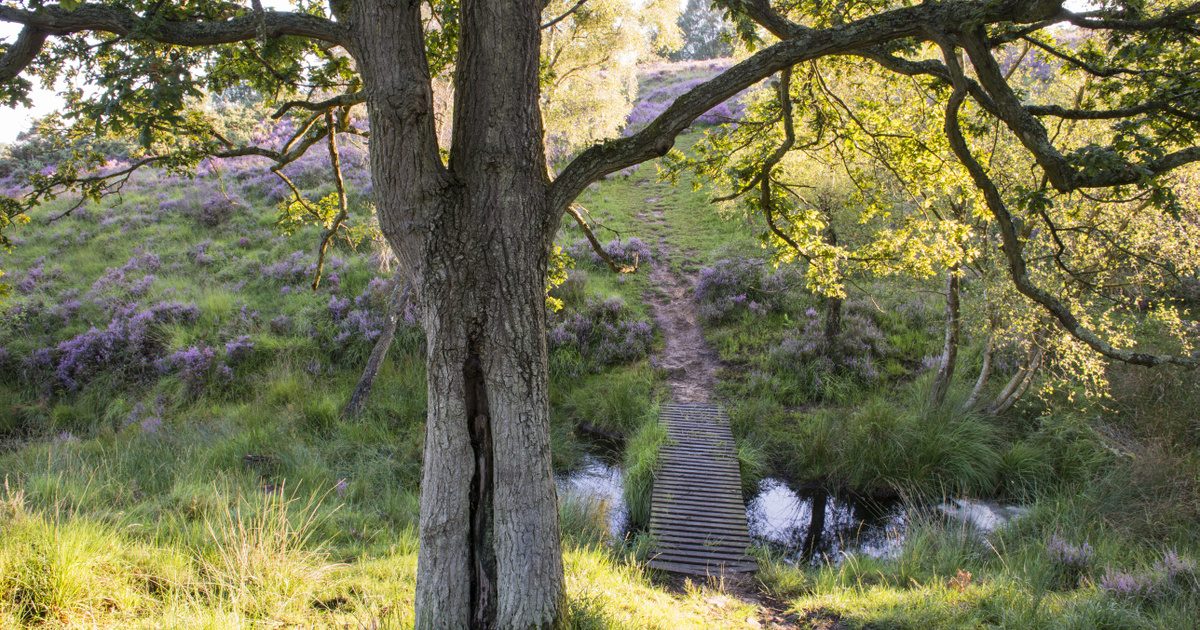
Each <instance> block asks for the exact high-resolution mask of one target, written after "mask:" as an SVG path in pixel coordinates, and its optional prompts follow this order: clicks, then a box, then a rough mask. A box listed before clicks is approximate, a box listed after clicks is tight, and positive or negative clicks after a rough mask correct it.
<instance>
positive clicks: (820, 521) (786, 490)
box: [746, 478, 908, 563]
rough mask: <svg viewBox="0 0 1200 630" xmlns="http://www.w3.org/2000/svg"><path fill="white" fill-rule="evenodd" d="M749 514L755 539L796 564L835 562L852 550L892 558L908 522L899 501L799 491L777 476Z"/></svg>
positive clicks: (751, 505)
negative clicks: (885, 501) (851, 497)
mask: <svg viewBox="0 0 1200 630" xmlns="http://www.w3.org/2000/svg"><path fill="white" fill-rule="evenodd" d="M814 515H815V518H814ZM746 516H747V517H748V519H749V525H750V536H751V537H752V538H754V539H755V541H756V542H759V543H761V544H766V545H768V546H772V547H775V548H776V549H780V550H782V551H783V552H784V554H785V557H786V558H787V559H788V560H790V561H793V562H805V561H809V560H811V561H814V562H826V561H828V562H835V563H836V562H840V561H841V559H842V558H843V557H844V556H845V555H846V554H850V553H858V554H862V555H866V556H870V557H872V558H893V557H896V556H897V555H898V554H899V553H900V548H901V546H902V544H903V542H904V534H905V530H906V529H907V524H908V523H907V516H906V513H905V510H904V509H903V506H902V505H901V504H900V503H899V502H891V503H878V502H860V501H855V500H853V499H850V498H847V497H839V496H837V495H829V494H827V493H824V492H820V491H808V492H801V493H797V492H796V491H794V490H792V489H791V488H790V487H788V485H787V484H786V483H784V482H783V481H781V480H779V479H774V478H767V479H763V480H762V481H761V482H760V483H759V487H758V492H757V494H755V496H754V498H753V499H751V500H750V502H749V503H748V504H747V505H746ZM810 525H812V526H815V527H810Z"/></svg>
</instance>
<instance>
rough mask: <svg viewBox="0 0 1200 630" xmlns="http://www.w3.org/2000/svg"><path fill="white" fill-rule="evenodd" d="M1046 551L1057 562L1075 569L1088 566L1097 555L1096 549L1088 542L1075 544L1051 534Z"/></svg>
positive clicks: (1079, 569)
mask: <svg viewBox="0 0 1200 630" xmlns="http://www.w3.org/2000/svg"><path fill="white" fill-rule="evenodd" d="M1046 553H1047V554H1048V555H1049V556H1050V560H1051V561H1053V562H1054V563H1055V564H1057V565H1060V566H1062V567H1064V568H1067V569H1070V570H1073V571H1082V570H1084V569H1086V568H1088V566H1089V565H1091V563H1092V559H1093V558H1094V557H1095V551H1094V550H1093V549H1092V546H1091V545H1089V544H1088V543H1086V542H1085V543H1083V544H1081V545H1073V544H1071V543H1069V542H1067V541H1066V540H1063V539H1062V538H1059V537H1058V536H1051V537H1050V542H1048V543H1046Z"/></svg>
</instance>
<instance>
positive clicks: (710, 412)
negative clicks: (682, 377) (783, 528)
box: [650, 403, 758, 575]
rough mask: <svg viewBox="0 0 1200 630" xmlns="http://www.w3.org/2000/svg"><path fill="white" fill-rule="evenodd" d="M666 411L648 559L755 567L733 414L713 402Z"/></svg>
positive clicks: (680, 566) (708, 570)
mask: <svg viewBox="0 0 1200 630" xmlns="http://www.w3.org/2000/svg"><path fill="white" fill-rule="evenodd" d="M660 416H661V420H662V422H663V423H664V424H665V425H666V428H667V436H668V439H669V441H668V443H667V445H666V446H664V447H663V448H662V451H661V453H660V465H659V469H658V474H657V475H656V476H655V479H654V493H653V495H652V498H651V511H650V534H651V536H652V537H653V539H654V546H655V548H654V553H653V554H652V555H651V560H650V566H651V567H652V568H655V569H661V570H663V571H670V572H673V573H686V574H689V575H720V574H730V573H747V572H752V571H756V570H757V569H758V564H757V563H756V562H755V561H754V559H753V558H751V557H749V556H748V555H747V550H749V548H750V532H749V530H748V529H747V527H746V504H745V503H744V502H743V501H742V479H741V473H740V471H739V470H738V460H737V447H736V446H735V445H734V442H733V434H732V433H731V432H730V429H729V416H727V415H725V412H724V411H723V410H722V409H721V408H720V407H717V406H716V405H710V404H707V403H673V404H668V405H663V406H662V408H661V411H660Z"/></svg>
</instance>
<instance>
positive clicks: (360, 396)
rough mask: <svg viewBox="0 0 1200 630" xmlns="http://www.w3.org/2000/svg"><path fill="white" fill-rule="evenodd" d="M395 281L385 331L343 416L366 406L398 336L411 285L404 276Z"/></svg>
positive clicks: (384, 322) (356, 414) (355, 387)
mask: <svg viewBox="0 0 1200 630" xmlns="http://www.w3.org/2000/svg"><path fill="white" fill-rule="evenodd" d="M393 282H394V283H395V286H394V287H392V293H391V295H390V296H389V298H388V311H387V315H386V317H385V318H384V321H383V332H382V333H380V335H379V339H376V340H375V347H373V348H371V356H370V357H369V358H368V359H367V365H366V367H364V368H363V373H362V375H361V376H359V377H358V384H357V385H355V386H354V393H352V394H350V400H349V401H348V402H347V403H346V406H345V407H344V408H343V409H342V417H343V418H356V417H358V415H359V414H361V413H362V411H363V409H364V408H365V407H366V405H367V399H369V398H370V397H371V388H372V387H373V386H374V385H375V377H376V376H377V375H378V374H379V368H380V366H382V365H383V360H384V359H385V358H387V353H388V349H389V348H391V347H392V340H393V339H395V338H396V328H397V327H398V326H399V325H400V316H401V313H402V312H403V311H404V306H405V304H407V303H408V288H409V286H410V285H409V284H408V283H407V282H406V281H405V280H404V279H403V278H395V279H394V280H393Z"/></svg>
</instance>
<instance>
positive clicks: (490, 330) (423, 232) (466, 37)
mask: <svg viewBox="0 0 1200 630" xmlns="http://www.w3.org/2000/svg"><path fill="white" fill-rule="evenodd" d="M350 7H351V11H352V12H353V13H352V15H353V24H354V28H355V29H356V35H359V36H360V37H357V38H356V39H357V41H358V42H359V43H358V46H357V47H356V50H355V51H354V53H355V58H356V60H357V61H358V63H359V66H360V71H361V73H362V74H363V77H364V86H365V89H366V91H367V107H368V111H369V113H370V121H371V167H372V175H373V178H374V179H373V181H374V183H375V191H376V204H377V206H378V212H379V216H380V225H381V227H382V229H383V232H384V234H385V235H386V236H387V238H388V241H389V242H390V243H391V244H392V247H393V249H394V250H395V251H396V254H397V256H398V258H399V259H400V263H401V265H402V268H403V269H404V270H405V271H406V272H407V273H408V274H409V276H410V277H411V278H412V280H413V282H414V283H416V284H415V287H416V288H417V289H418V296H419V304H420V306H421V321H422V326H423V328H424V331H425V338H426V346H427V358H426V368H427V378H428V383H427V388H428V414H427V418H426V425H425V453H424V462H423V469H422V481H421V518H420V533H419V535H420V545H421V548H420V554H419V557H418V563H417V591H416V627H417V628H419V629H426V628H429V629H433V628H436V629H438V630H441V629H457V628H468V627H472V628H522V629H524V628H548V627H551V626H553V624H554V623H555V622H556V621H557V618H558V613H559V609H560V606H561V599H562V593H563V579H562V556H561V549H560V546H559V531H558V502H557V497H556V494H555V486H554V478H553V474H552V469H551V464H550V420H549V417H550V413H549V396H548V383H549V376H548V367H547V354H546V313H545V296H544V290H545V280H546V267H547V264H548V260H549V248H550V244H551V240H552V238H553V234H554V232H555V230H556V229H557V226H558V217H559V216H561V209H558V212H555V211H554V210H555V209H554V208H552V207H551V206H550V202H549V199H548V190H549V182H548V180H547V176H546V166H545V155H544V151H543V146H542V127H541V114H540V111H539V109H538V86H539V83H538V71H539V54H540V29H539V20H540V16H541V3H540V1H539V0H507V1H504V2H499V1H485V0H473V1H472V0H466V1H464V2H463V3H462V5H461V14H460V20H459V25H460V35H459V39H458V58H457V60H456V63H455V114H454V123H453V124H454V129H453V133H452V139H451V147H450V156H451V157H450V163H449V164H448V165H446V164H443V163H442V160H441V157H440V152H439V151H440V150H439V147H438V145H437V142H436V135H435V134H434V127H433V117H432V111H433V108H432V95H431V90H430V88H429V80H428V68H427V64H426V60H425V56H424V55H425V51H424V47H423V37H422V35H421V33H420V30H421V28H422V26H421V15H420V7H421V3H417V2H408V3H398V2H393V1H389V0H357V1H356V2H354V3H352V4H350Z"/></svg>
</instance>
